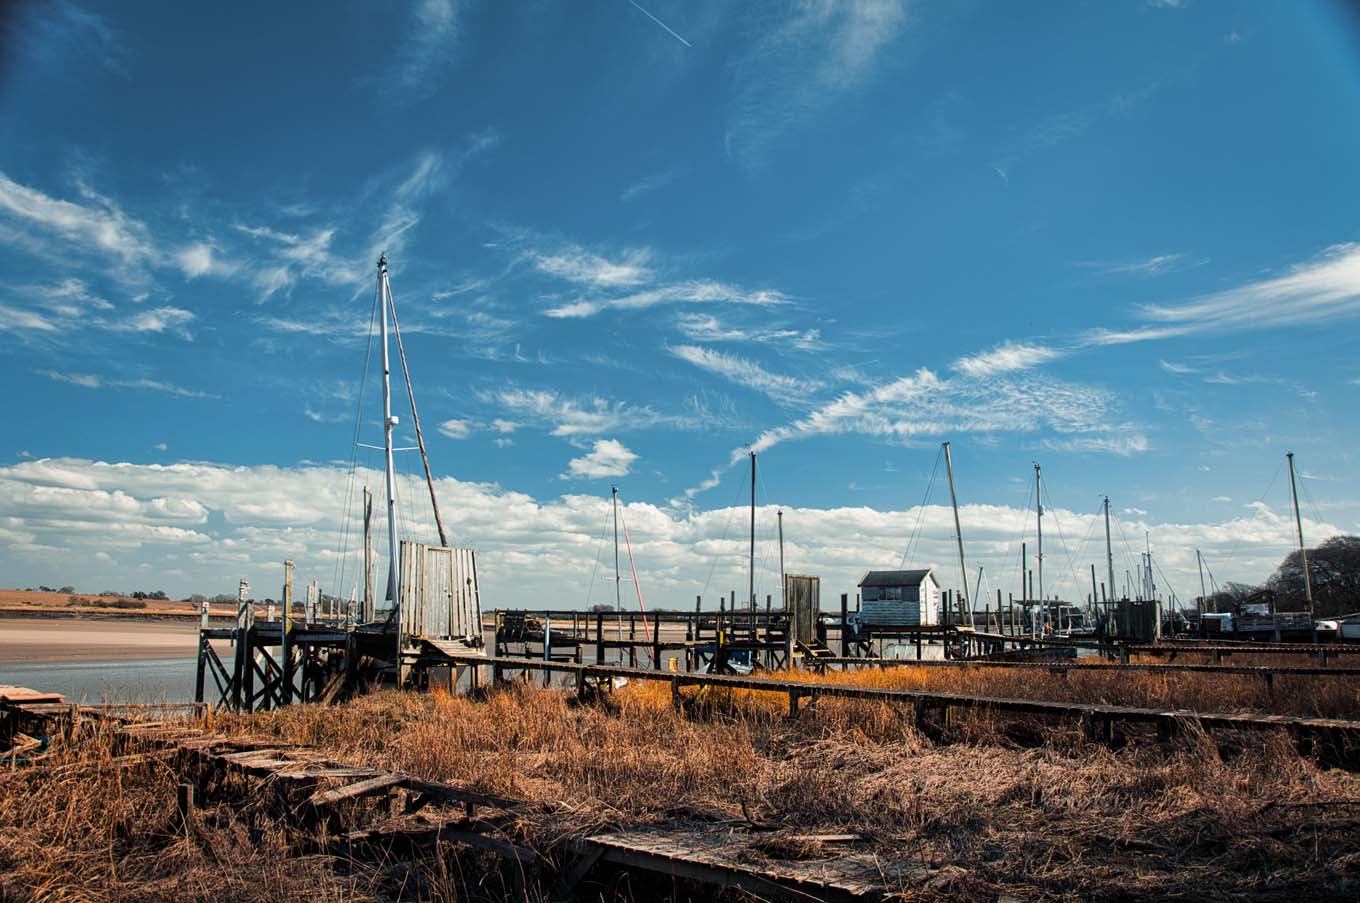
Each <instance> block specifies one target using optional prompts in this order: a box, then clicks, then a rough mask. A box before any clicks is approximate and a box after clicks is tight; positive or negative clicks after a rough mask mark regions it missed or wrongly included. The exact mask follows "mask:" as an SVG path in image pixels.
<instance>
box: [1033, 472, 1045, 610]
mask: <svg viewBox="0 0 1360 903" xmlns="http://www.w3.org/2000/svg"><path fill="white" fill-rule="evenodd" d="M1040 485H1041V484H1040V481H1039V465H1038V464H1037V463H1036V464H1035V465H1034V510H1035V511H1036V512H1037V514H1038V518H1037V520H1036V524H1037V527H1036V530H1037V532H1038V534H1039V553H1038V565H1039V567H1038V571H1039V573H1038V577H1039V594H1038V599H1039V601H1041V602H1042V601H1043V598H1044V498H1043V494H1042V493H1041V492H1040Z"/></svg>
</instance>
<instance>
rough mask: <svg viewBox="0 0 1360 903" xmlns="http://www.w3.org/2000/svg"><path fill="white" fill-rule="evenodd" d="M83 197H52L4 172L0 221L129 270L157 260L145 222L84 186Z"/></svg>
mask: <svg viewBox="0 0 1360 903" xmlns="http://www.w3.org/2000/svg"><path fill="white" fill-rule="evenodd" d="M79 193H80V195H81V200H80V201H72V200H65V199H62V198H54V197H51V196H50V195H48V194H46V193H44V192H42V191H39V190H38V189H36V188H31V187H29V186H27V185H21V184H20V183H18V182H16V181H14V180H13V179H11V178H10V177H9V176H7V175H5V174H4V173H3V172H0V217H3V218H4V219H8V220H9V221H10V222H11V223H13V224H16V225H20V226H22V227H24V228H26V229H31V230H34V231H36V232H37V233H40V234H42V235H45V236H49V237H52V238H56V239H59V240H61V241H62V242H63V243H65V244H66V245H67V246H68V247H71V248H74V249H75V250H77V251H81V252H85V253H96V254H101V255H104V256H107V257H112V258H115V259H117V260H118V261H119V262H121V263H122V264H125V265H133V264H138V263H146V262H154V261H155V260H156V259H157V257H158V254H157V251H156V248H155V246H154V244H153V242H152V239H151V234H150V230H149V229H148V228H147V226H146V224H145V223H143V222H141V221H140V220H138V219H136V218H134V217H131V216H129V215H127V214H126V213H124V212H123V210H122V208H120V207H119V206H118V205H117V204H115V203H114V202H113V201H112V200H110V199H109V198H107V197H104V196H103V195H101V194H99V193H97V192H95V191H94V190H93V189H91V188H90V187H89V186H88V185H85V184H84V183H82V184H80V185H79Z"/></svg>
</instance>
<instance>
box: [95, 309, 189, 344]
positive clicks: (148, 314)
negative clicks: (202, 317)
mask: <svg viewBox="0 0 1360 903" xmlns="http://www.w3.org/2000/svg"><path fill="white" fill-rule="evenodd" d="M194 319H195V318H194V314H193V312H192V311H187V310H185V309H183V308H181V307H156V308H152V309H151V310H144V311H141V312H139V313H136V314H133V315H132V316H130V317H126V318H123V319H120V320H115V321H112V322H109V323H108V324H107V325H106V327H105V328H107V329H110V330H112V331H113V332H172V333H175V334H176V335H179V336H180V337H181V338H185V339H192V338H193V335H192V334H191V333H190V332H189V324H190V323H191V322H193V320H194Z"/></svg>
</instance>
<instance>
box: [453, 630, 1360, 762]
mask: <svg viewBox="0 0 1360 903" xmlns="http://www.w3.org/2000/svg"><path fill="white" fill-rule="evenodd" d="M448 660H449V663H450V665H451V666H453V667H455V668H461V669H467V670H469V671H470V672H472V673H471V674H470V682H471V683H473V684H480V683H481V682H482V680H483V677H482V676H481V672H482V671H483V670H489V672H490V673H489V675H487V677H489V680H490V682H491V683H492V684H494V683H497V682H500V681H504V680H506V679H508V677H509V676H511V675H513V674H514V673H515V672H519V673H520V674H522V675H524V676H525V677H527V676H528V675H529V674H531V673H539V674H544V675H550V674H563V675H568V676H569V677H570V678H571V679H572V680H574V682H575V686H576V689H577V692H578V693H579V694H582V695H585V694H586V693H587V692H588V688H592V687H609V686H611V685H612V682H613V681H614V680H615V679H617V678H625V679H628V680H643V681H662V682H668V683H669V684H670V688H671V694H672V698H673V699H674V700H675V704H676V705H677V706H678V705H680V704H681V703H682V691H683V690H684V689H685V688H686V687H705V688H706V687H717V688H726V689H732V690H751V691H757V692H765V693H771V694H778V695H780V696H783V697H786V698H787V699H788V710H789V715H790V716H791V717H796V716H797V715H798V713H799V709H800V706H801V705H802V703H803V701H804V700H807V701H808V702H809V703H811V704H814V705H815V704H816V701H817V700H818V699H822V698H826V699H854V700H862V701H870V702H884V703H890V704H894V705H900V706H905V707H908V708H911V709H913V710H914V711H915V712H916V713H917V716H918V717H924V716H925V714H926V713H929V712H934V713H936V714H937V715H938V719H939V720H940V721H943V722H945V723H948V721H949V720H950V713H951V712H952V711H953V710H960V711H984V712H996V713H1001V714H1011V715H1037V716H1043V717H1048V718H1057V719H1065V720H1068V721H1075V722H1077V723H1079V724H1080V725H1081V726H1082V728H1083V730H1084V732H1085V733H1086V735H1087V736H1088V737H1089V738H1091V739H1101V738H1109V737H1110V735H1111V731H1112V727H1113V726H1114V725H1115V724H1120V723H1123V724H1143V725H1151V726H1153V727H1155V728H1156V731H1157V735H1158V736H1159V737H1169V736H1172V735H1174V734H1176V733H1179V732H1181V731H1183V730H1184V729H1185V728H1187V727H1189V726H1190V725H1196V726H1198V727H1199V728H1201V729H1203V730H1205V731H1217V730H1248V731H1280V730H1283V731H1286V732H1288V733H1289V734H1290V735H1291V736H1293V737H1294V738H1295V739H1296V740H1298V741H1299V742H1300V743H1301V744H1303V745H1304V746H1306V747H1308V748H1319V749H1321V748H1324V747H1325V748H1326V749H1327V750H1328V751H1329V756H1330V757H1332V758H1334V759H1336V761H1337V762H1338V763H1340V762H1348V763H1349V766H1348V767H1352V768H1354V767H1356V766H1360V757H1357V752H1358V751H1360V721H1352V720H1347V719H1340V718H1310V717H1301V716H1292V715H1263V714H1254V713H1239V712H1212V711H1196V710H1189V709H1163V708H1141V707H1134V706H1118V705H1104V704H1097V703H1086V702H1059V701H1048V700H1039V699H1021V698H1005V697H994V696H980V695H973V694H967V693H940V692H928V691H920V690H905V689H893V688H884V687H865V686H855V685H847V684H834V683H824V682H821V681H810V680H796V679H784V678H780V677H753V676H739V675H728V674H695V673H665V672H658V671H655V670H648V669H645V668H627V667H621V666H610V665H582V664H576V663H572V662H555V661H546V660H540V659H525V658H492V659H487V658H484V657H482V656H474V655H449V656H448ZM970 664H971V663H970ZM1039 667H1050V666H1048V665H1040V666H1039ZM1079 667H1083V666H1073V667H1072V668H1071V669H1069V670H1076V669H1077V668H1079Z"/></svg>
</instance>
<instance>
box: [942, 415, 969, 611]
mask: <svg viewBox="0 0 1360 903" xmlns="http://www.w3.org/2000/svg"><path fill="white" fill-rule="evenodd" d="M943 444H944V469H945V472H946V473H947V474H949V504H950V505H952V506H953V507H954V537H955V538H956V539H957V540H958V543H959V577H960V578H961V579H962V583H961V584H960V586H961V587H962V589H961V591H960V593H959V619H960V621H966V623H967V624H968V626H969V627H971V626H973V611H972V606H970V605H969V604H968V603H969V599H968V566H967V565H966V564H964V561H963V527H961V526H960V525H959V498H958V496H957V495H955V494H954V457H953V455H951V454H950V453H949V443H948V442H945V443H943Z"/></svg>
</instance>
